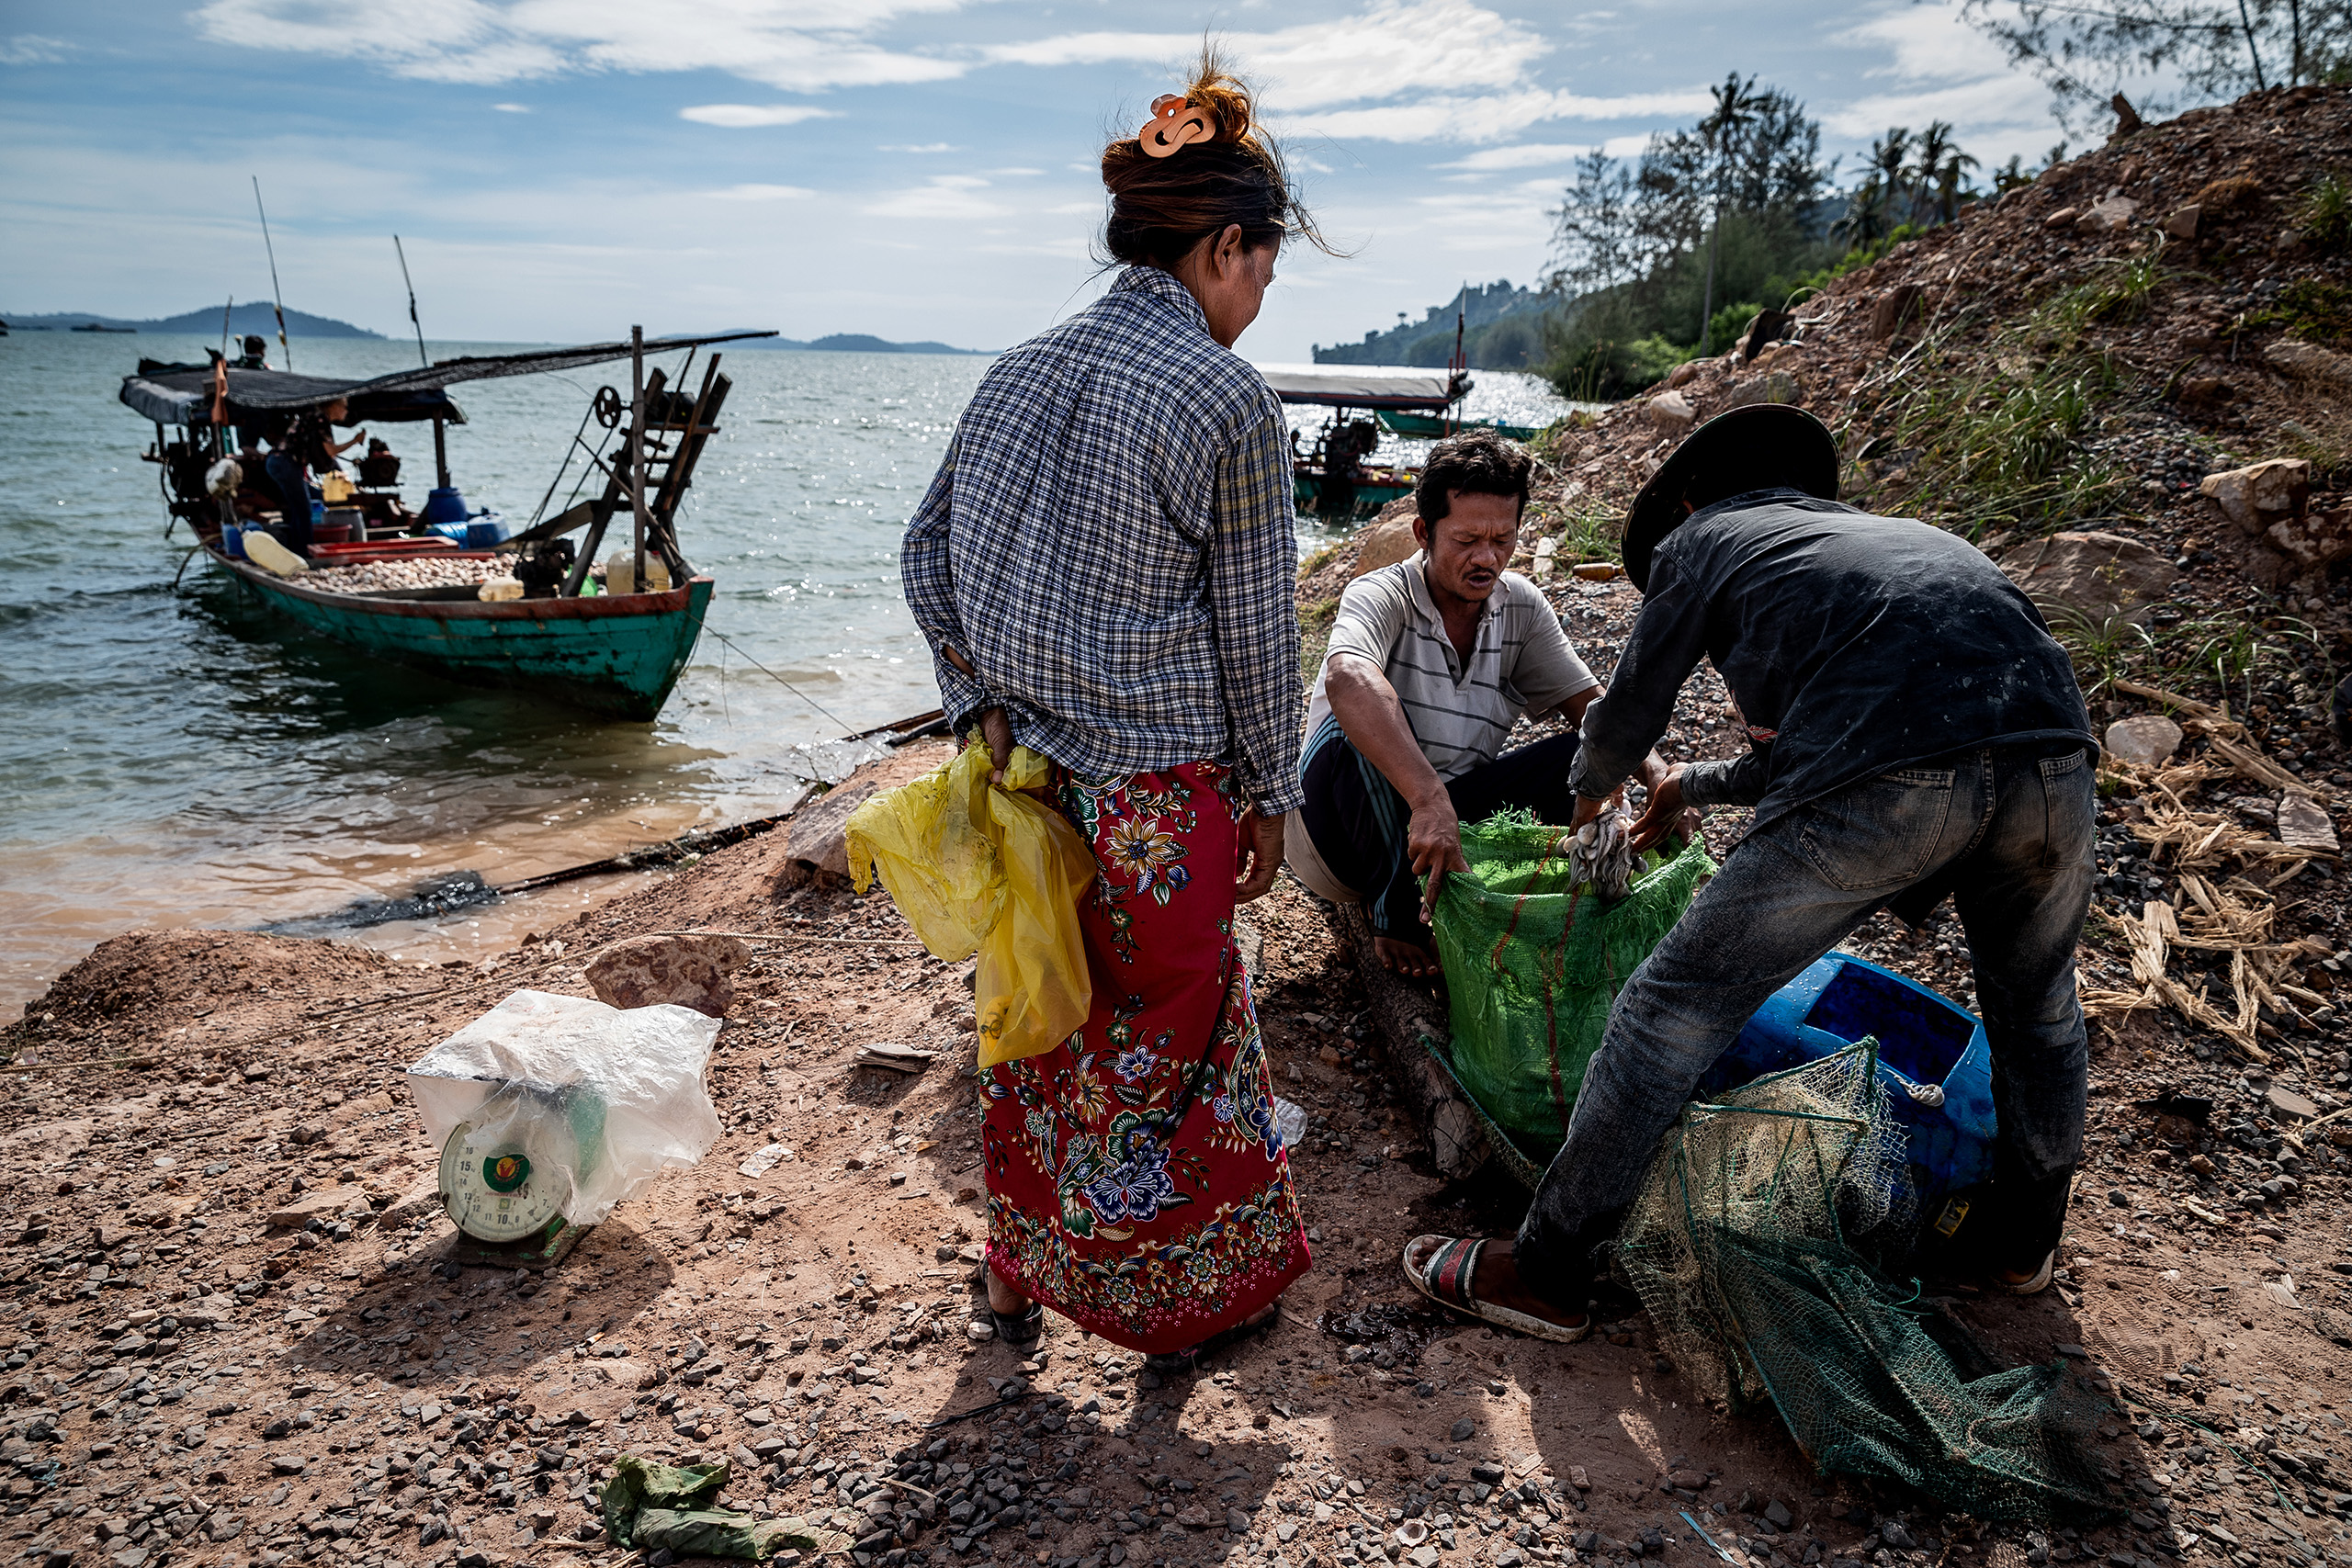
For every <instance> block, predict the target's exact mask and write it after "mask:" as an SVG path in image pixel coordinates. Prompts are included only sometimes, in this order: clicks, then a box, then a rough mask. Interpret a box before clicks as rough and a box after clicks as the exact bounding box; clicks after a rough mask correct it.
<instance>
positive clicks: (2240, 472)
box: [2197, 457, 2312, 534]
mask: <svg viewBox="0 0 2352 1568" xmlns="http://www.w3.org/2000/svg"><path fill="white" fill-rule="evenodd" d="M2197 488H2198V491H2199V492H2200V493H2201V494H2202V495H2203V496H2204V497H2205V499H2206V500H2207V501H2210V502H2212V503H2213V510H2214V511H2216V512H2218V513H2221V514H2222V516H2223V517H2225V518H2227V519H2229V521H2231V522H2232V523H2234V524H2236V525H2237V526H2238V531H2239V532H2240V533H2243V534H2260V533H2262V532H2263V531H2264V530H2265V529H2267V528H2268V527H2269V526H2270V525H2272V524H2273V523H2276V522H2278V521H2280V520H2281V519H2284V518H2288V517H2296V516H2300V515H2301V513H2302V510H2303V507H2304V505H2305V503H2307V502H2309V501H2310V500H2311V494H2312V466H2311V464H2309V463H2308V462H2306V461H2304V460H2303V459H2302V458H2301V457H2273V458H2270V459H2269V460H2268V461H2267V462H2261V463H2252V464H2249V465H2247V466H2246V467H2245V468H2225V469H2223V470H2222V471H2221V472H2220V473H2214V474H2208V475H2206V476H2205V479H2204V482H2203V483H2202V484H2199V486H2198V487H2197Z"/></svg>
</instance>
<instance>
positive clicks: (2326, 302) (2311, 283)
mask: <svg viewBox="0 0 2352 1568" xmlns="http://www.w3.org/2000/svg"><path fill="white" fill-rule="evenodd" d="M2245 324H2246V325H2247V326H2249V327H2269V326H2275V327H2278V328H2280V329H2281V330H2283V331H2284V332H2285V333H2287V335H2288V336H2290V337H2299V338H2302V339H2304V340H2305V341H2306V342H2310V343H2344V342H2352V288H2346V287H2345V286H2344V285H2343V284H2340V283H2328V282H2325V281H2324V280H2323V279H2320V278H2316V277H2306V278H2300V279H2298V280H2296V281H2295V282H2293V283H2290V284H2289V285H2288V286H2287V287H2286V288H2282V289H2280V290H2279V291H2278V303H2277V304H2276V305H2274V306H2272V307H2271V308H2270V309H2269V310H2265V311H2262V312H2261V313H2260V314H2258V315H2253V316H2248V317H2247V318H2246V321H2245Z"/></svg>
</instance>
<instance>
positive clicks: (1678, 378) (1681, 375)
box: [1666, 359, 1699, 391]
mask: <svg viewBox="0 0 2352 1568" xmlns="http://www.w3.org/2000/svg"><path fill="white" fill-rule="evenodd" d="M1698 374H1699V362H1698V361H1697V360H1695V359H1686V360H1684V361H1683V362H1682V363H1681V364H1679V365H1678V366H1676V367H1674V368H1673V369H1671V370H1669V371H1668V372H1667V373H1666V386H1667V389H1668V391H1672V390H1673V389H1675V388H1677V387H1685V386H1688V385H1690V384H1691V381H1692V380H1693V379H1694V378H1697V376H1698Z"/></svg>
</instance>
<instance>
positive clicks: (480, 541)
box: [466, 523, 506, 550]
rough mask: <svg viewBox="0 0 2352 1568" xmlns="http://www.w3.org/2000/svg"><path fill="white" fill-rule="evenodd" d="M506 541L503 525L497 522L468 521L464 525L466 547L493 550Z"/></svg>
mask: <svg viewBox="0 0 2352 1568" xmlns="http://www.w3.org/2000/svg"><path fill="white" fill-rule="evenodd" d="M505 542H506V529H505V526H504V525H502V524H498V523H469V524H467V525H466V548H468V549H469V550H494V549H496V548H497V547H499V546H501V545H503V544H504V543H505Z"/></svg>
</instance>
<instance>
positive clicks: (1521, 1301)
mask: <svg viewBox="0 0 2352 1568" xmlns="http://www.w3.org/2000/svg"><path fill="white" fill-rule="evenodd" d="M1404 1263H1405V1278H1406V1280H1408V1282H1409V1283H1410V1284H1411V1285H1412V1287H1413V1289H1415V1290H1417V1291H1419V1292H1421V1294H1423V1295H1425V1296H1427V1297H1429V1298H1430V1300H1431V1301H1433V1302H1436V1303H1439V1304H1441V1305H1442V1306H1449V1307H1452V1308H1453V1310H1454V1311H1456V1312H1459V1313H1466V1314H1469V1315H1470V1316H1472V1317H1475V1318H1477V1319H1479V1320H1481V1321H1482V1322H1486V1323H1491V1324H1493V1325H1496V1326H1497V1327H1498V1328H1508V1329H1510V1330H1511V1331H1512V1332H1513V1333H1515V1334H1525V1335H1529V1336H1532V1337H1534V1338H1537V1339H1550V1340H1553V1341H1555V1342H1556V1343H1559V1344H1563V1345H1573V1344H1575V1343H1576V1342H1577V1340H1579V1339H1582V1338H1583V1337H1585V1336H1586V1335H1588V1334H1589V1333H1591V1332H1592V1315H1591V1314H1589V1313H1580V1314H1568V1313H1564V1312H1562V1311H1561V1310H1560V1309H1559V1308H1557V1307H1555V1306H1554V1305H1552V1303H1549V1302H1547V1301H1545V1300H1544V1299H1543V1298H1542V1297H1541V1296H1538V1295H1536V1294H1534V1293H1533V1292H1531V1291H1529V1290H1528V1289H1527V1287H1526V1286H1525V1284H1523V1283H1522V1282H1521V1280H1520V1277H1519V1264H1518V1260H1517V1259H1516V1258H1514V1257H1513V1256H1512V1243H1511V1241H1510V1238H1508V1237H1504V1238H1502V1239H1499V1240H1492V1241H1489V1240H1484V1239H1479V1238H1476V1237H1469V1236H1443V1235H1419V1236H1415V1237H1414V1238H1413V1239H1412V1241H1411V1242H1410V1243H1409V1244H1408V1245H1407V1247H1406V1248H1405V1258H1404Z"/></svg>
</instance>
